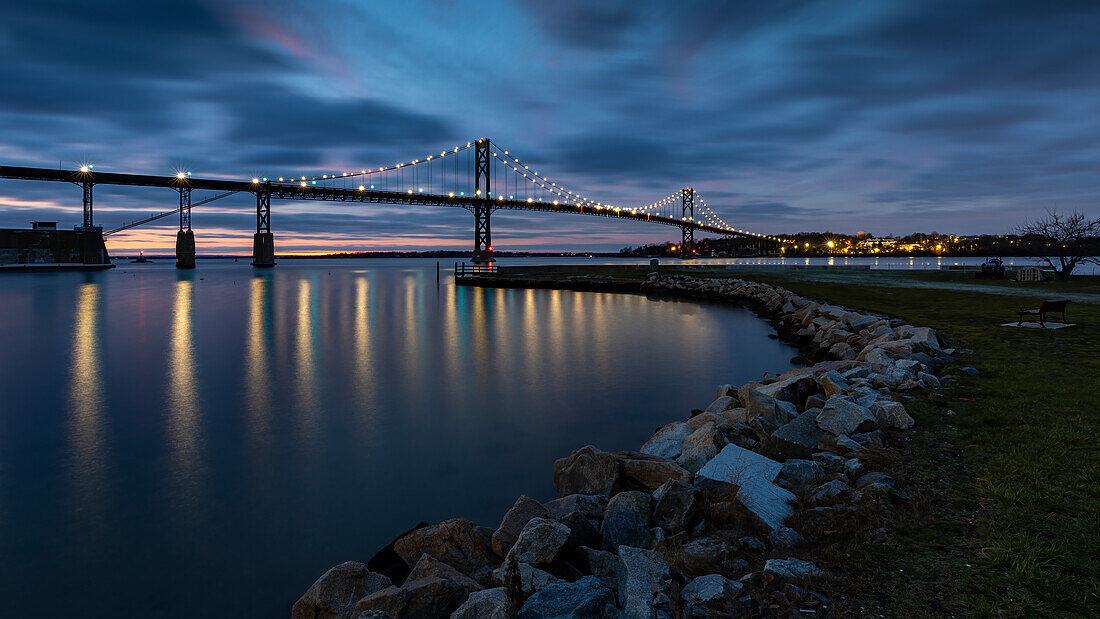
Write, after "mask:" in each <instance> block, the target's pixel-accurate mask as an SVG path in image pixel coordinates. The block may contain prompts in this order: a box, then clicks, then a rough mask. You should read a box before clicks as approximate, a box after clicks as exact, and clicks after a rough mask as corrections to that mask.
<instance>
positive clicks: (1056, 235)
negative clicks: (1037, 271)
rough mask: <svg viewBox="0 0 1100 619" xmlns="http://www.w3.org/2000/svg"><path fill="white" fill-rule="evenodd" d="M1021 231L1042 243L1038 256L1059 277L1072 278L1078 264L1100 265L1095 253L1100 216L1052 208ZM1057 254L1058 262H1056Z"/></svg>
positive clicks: (1098, 242)
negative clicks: (1064, 211) (1062, 211)
mask: <svg viewBox="0 0 1100 619" xmlns="http://www.w3.org/2000/svg"><path fill="white" fill-rule="evenodd" d="M1019 232H1020V236H1023V237H1028V236H1031V237H1035V238H1036V240H1038V241H1039V242H1040V243H1041V245H1042V247H1040V248H1038V250H1037V251H1038V252H1039V256H1040V258H1041V259H1042V260H1043V262H1046V263H1047V265H1049V266H1050V268H1052V269H1054V272H1055V273H1056V274H1057V275H1058V279H1069V276H1070V273H1072V272H1073V269H1074V268H1076V267H1077V265H1078V264H1082V263H1092V264H1097V265H1100V260H1098V259H1097V256H1096V251H1097V246H1098V245H1100V218H1096V219H1089V218H1088V217H1087V216H1086V215H1085V214H1084V213H1081V212H1079V211H1076V210H1075V211H1073V212H1072V213H1068V214H1067V213H1059V212H1058V209H1050V210H1049V211H1047V214H1046V215H1045V216H1043V217H1040V218H1038V219H1036V220H1034V221H1029V222H1027V223H1025V224H1024V225H1022V226H1020V228H1019ZM1055 257H1057V258H1058V264H1055V263H1054V258H1055Z"/></svg>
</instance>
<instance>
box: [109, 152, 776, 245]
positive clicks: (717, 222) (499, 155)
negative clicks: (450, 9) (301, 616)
mask: <svg viewBox="0 0 1100 619" xmlns="http://www.w3.org/2000/svg"><path fill="white" fill-rule="evenodd" d="M486 139H487V138H482V139H480V140H478V143H481V142H482V141H483V140H486ZM489 145H490V147H491V148H490V149H489V154H490V155H491V156H492V157H493V158H494V159H497V160H498V161H500V162H501V163H502V164H503V165H504V166H505V167H507V168H509V169H511V170H512V171H514V172H515V173H516V174H517V175H518V176H519V177H522V178H523V179H525V180H526V181H527V182H529V183H531V184H533V185H535V186H537V187H540V188H542V189H544V190H545V191H547V192H549V193H551V194H553V195H556V196H558V197H559V198H562V199H560V200H553V201H552V202H553V204H555V205H557V204H561V203H563V202H564V203H567V204H572V205H574V206H577V207H581V208H584V207H589V208H593V209H596V210H609V211H613V212H615V213H621V212H623V211H628V212H630V213H632V214H635V215H637V214H644V215H650V214H652V213H653V211H656V210H659V209H660V208H661V207H665V206H671V205H673V204H679V203H681V202H680V201H681V199H682V190H681V191H676V192H674V193H672V194H670V195H668V196H666V197H664V198H662V199H660V200H658V201H656V202H652V203H650V204H647V205H645V206H637V207H622V206H617V205H613V204H605V203H603V202H598V201H596V200H592V199H590V198H587V197H585V196H583V195H581V194H579V193H576V192H574V191H572V190H570V189H567V188H565V187H564V186H562V185H559V184H558V183H557V182H556V181H552V180H550V179H549V178H547V177H546V176H544V175H542V174H540V173H539V172H538V171H537V170H531V169H530V166H528V165H525V164H523V163H522V162H521V161H520V159H519V157H516V156H515V155H512V154H511V153H510V152H509V151H507V150H505V149H504V148H502V147H501V146H500V145H499V144H497V143H495V142H493V141H492V140H489ZM473 146H474V142H466V144H464V145H463V144H459V145H457V146H455V147H453V148H451V149H450V150H444V151H441V152H440V153H439V154H438V155H435V154H431V155H427V156H425V157H422V158H419V159H413V160H411V161H404V162H401V163H395V164H393V165H390V166H382V167H379V168H367V169H361V170H360V171H358V172H355V171H352V172H341V173H340V174H339V175H337V173H335V172H333V173H332V174H322V175H321V176H320V177H317V176H308V177H307V176H301V177H291V178H290V179H289V181H287V180H286V177H279V179H278V180H279V182H280V183H284V182H291V183H299V185H300V186H301V187H307V186H309V185H316V184H317V181H321V182H327V181H337V180H343V179H347V178H355V177H361V176H371V175H374V174H380V173H384V172H391V171H395V170H401V169H404V168H408V167H411V166H415V165H419V164H423V163H428V164H430V162H432V161H435V160H438V159H444V158H446V157H447V156H454V155H456V154H458V153H461V152H463V151H465V150H468V149H470V148H472V147H473ZM494 149H495V150H494ZM89 167H90V166H89ZM187 174H188V175H190V173H187ZM262 180H263V181H264V182H267V180H268V179H267V178H266V177H264V178H263V179H262ZM260 181H261V179H260V178H253V179H252V182H253V183H258V182H260ZM373 188H374V185H371V189H373ZM365 190H366V185H359V191H365ZM420 192H423V190H422V189H421V190H420ZM407 193H410V194H412V193H414V192H413V190H411V189H410V190H408V191H407ZM460 193H461V192H460ZM449 195H450V196H451V197H454V192H449ZM463 195H464V194H463ZM509 199H514V196H510V197H509ZM695 199H696V200H697V201H698V203H699V205H700V206H701V207H702V208H701V209H700V214H701V215H702V219H703V220H705V221H706V223H707V224H708V225H710V226H712V227H714V228H721V229H723V230H728V231H730V232H737V233H738V234H742V235H745V236H751V237H756V238H762V239H771V240H781V239H779V238H778V237H773V236H768V235H764V234H756V233H753V232H749V231H747V230H739V229H737V228H734V227H733V226H731V225H729V224H728V223H726V222H725V221H724V220H723V219H722V218H721V217H719V216H718V214H717V213H715V212H714V211H713V210H712V209H711V208H710V207H709V206H708V205H707V203H706V202H705V201H704V200H703V199H702V197H701V196H699V194H698V193H696V194H695ZM497 200H501V201H503V200H504V196H503V195H500V194H498V195H497ZM527 202H529V203H533V202H534V199H533V198H528V199H527ZM680 219H682V220H684V221H688V220H690V221H692V222H695V221H696V219H695V218H694V217H681V218H680Z"/></svg>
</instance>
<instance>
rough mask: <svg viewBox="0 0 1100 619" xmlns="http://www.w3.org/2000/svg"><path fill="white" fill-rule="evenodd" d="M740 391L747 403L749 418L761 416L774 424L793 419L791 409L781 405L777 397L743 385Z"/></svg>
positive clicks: (747, 415) (744, 401)
mask: <svg viewBox="0 0 1100 619" xmlns="http://www.w3.org/2000/svg"><path fill="white" fill-rule="evenodd" d="M773 384H778V383H773ZM765 386H766V385H765ZM739 393H740V395H741V402H742V403H744V405H745V415H746V418H747V419H756V418H760V419H763V420H764V421H766V422H768V423H771V424H773V425H774V426H781V425H783V424H785V423H787V422H788V421H790V420H791V412H790V409H789V408H786V407H783V406H780V405H779V404H778V403H777V401H776V398H774V397H772V396H770V395H768V394H766V393H764V392H762V391H759V390H757V389H753V388H748V387H742V388H741V391H740V392H739Z"/></svg>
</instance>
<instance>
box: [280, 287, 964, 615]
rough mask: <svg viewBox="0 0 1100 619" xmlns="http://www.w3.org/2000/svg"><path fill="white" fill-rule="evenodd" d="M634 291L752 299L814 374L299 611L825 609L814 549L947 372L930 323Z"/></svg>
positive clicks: (344, 583) (448, 530)
mask: <svg viewBox="0 0 1100 619" xmlns="http://www.w3.org/2000/svg"><path fill="white" fill-rule="evenodd" d="M640 290H641V291H643V292H646V293H648V294H653V295H669V296H686V297H694V298H708V299H716V300H725V301H729V302H735V303H740V304H745V305H748V306H750V307H752V308H753V309H754V310H755V311H757V312H758V313H759V314H761V315H763V316H766V317H769V318H771V319H772V320H773V322H774V324H775V325H776V329H777V331H778V332H779V333H780V334H781V336H783V337H786V338H790V339H793V340H796V341H797V342H798V343H799V344H800V346H801V350H802V354H803V356H804V357H805V358H806V359H807V362H813V361H816V363H813V365H809V366H807V367H799V368H795V369H793V370H790V371H788V372H786V373H784V374H781V375H770V374H766V375H765V376H764V378H763V379H762V380H760V381H754V382H750V383H747V384H744V385H740V386H732V385H721V386H719V387H718V389H717V393H716V398H715V400H714V401H713V402H711V403H710V404H709V405H708V406H707V407H706V409H705V410H702V411H695V413H694V414H693V415H692V416H691V417H690V418H688V419H686V420H683V421H674V422H672V423H669V424H667V425H665V426H664V427H662V428H660V429H658V430H657V431H656V432H655V434H654V435H653V437H652V438H651V439H649V440H648V441H647V442H646V443H645V444H644V445H642V446H641V447H640V448H639V449H638V451H625V452H605V451H601V450H599V449H597V448H596V447H593V446H586V447H582V448H581V449H578V450H576V451H574V452H573V453H572V454H570V455H568V456H567V457H564V458H562V459H560V460H558V461H557V462H555V463H554V467H553V478H554V485H555V488H556V490H557V493H558V496H559V498H558V499H555V500H552V501H548V502H545V503H540V502H538V501H536V500H534V499H531V498H529V497H526V496H520V497H519V498H518V499H517V500H516V502H515V504H514V505H513V506H512V507H511V509H509V510H508V511H507V513H505V514H504V515H503V517H502V518H501V521H500V523H499V524H498V525H497V527H496V528H495V529H494V528H487V527H483V526H479V525H477V524H475V523H473V522H470V521H469V520H465V519H453V520H448V521H445V522H442V523H439V524H435V525H421V526H418V527H417V528H415V529H414V530H412V531H410V532H408V533H406V534H403V535H401V536H399V537H398V538H397V539H396V540H395V541H394V542H393V543H392V544H391V545H390V546H388V547H387V548H385V549H383V550H382V551H381V552H379V553H378V554H377V555H376V556H375V557H373V558H372V559H370V561H368V562H367V563H365V564H364V563H360V562H355V561H350V562H348V563H344V564H341V565H338V566H336V567H334V568H332V569H331V570H329V571H328V572H326V573H325V574H324V575H322V576H321V577H320V578H319V579H318V580H317V581H316V582H315V583H314V584H313V586H312V587H310V588H309V590H308V591H307V592H306V593H305V594H304V595H303V596H302V597H301V599H299V600H298V602H297V603H296V604H295V605H294V608H293V610H292V617H295V618H298V617H340V618H345V617H347V618H356V617H358V618H363V617H393V618H397V617H446V616H451V617H512V616H517V615H518V616H519V617H530V618H535V617H604V616H608V617H620V616H621V617H724V616H739V615H763V614H768V615H772V614H783V613H784V612H785V611H786V610H793V609H797V610H798V612H803V613H805V612H808V611H812V612H818V613H821V612H826V611H827V609H828V608H829V606H830V604H831V601H830V600H829V598H828V597H827V596H826V595H825V594H824V593H823V592H822V591H823V590H824V589H825V587H824V586H823V584H824V583H825V582H826V580H827V579H828V578H829V575H828V574H827V573H826V572H825V571H824V570H822V569H821V568H819V567H818V566H817V565H815V564H814V563H812V562H811V561H808V560H805V559H804V557H806V556H809V554H811V553H809V552H808V550H809V549H812V547H813V546H814V545H815V544H821V543H827V542H826V540H825V532H826V531H828V530H831V529H835V528H836V527H837V523H840V522H842V521H844V520H846V519H853V518H856V517H857V515H858V514H859V513H860V511H861V510H864V509H867V507H868V506H869V505H871V504H874V503H876V502H878V501H880V500H881V499H882V498H884V497H885V496H889V495H900V494H901V493H903V492H904V489H903V488H898V487H896V486H897V485H896V482H895V480H893V479H891V478H890V477H889V476H888V475H886V474H884V473H882V472H877V471H872V470H867V467H866V465H865V463H864V462H863V461H862V460H861V458H860V456H861V454H862V453H867V452H868V451H869V450H876V449H893V448H895V446H896V445H897V444H898V443H899V440H898V438H899V435H901V434H902V433H904V432H905V431H906V430H909V429H910V428H912V426H913V419H912V418H911V417H910V416H909V415H908V413H907V412H906V410H905V407H904V405H903V404H902V403H901V402H899V401H898V399H899V398H900V397H901V396H900V393H901V392H905V391H908V390H914V389H922V388H934V387H936V386H938V385H939V379H938V378H937V377H936V376H935V375H934V373H933V368H934V367H936V366H938V365H940V364H942V363H945V362H947V361H949V360H950V359H951V356H952V354H953V351H952V350H951V349H945V348H943V344H942V342H941V340H940V338H939V336H938V334H937V333H936V332H935V331H934V330H932V329H929V328H926V327H915V326H912V325H906V324H901V323H899V322H898V321H895V320H890V319H888V318H885V317H881V316H876V315H872V314H868V313H861V312H855V311H851V310H848V309H845V308H842V307H838V306H833V305H828V304H821V303H818V302H816V301H813V300H811V299H807V298H803V297H801V296H799V295H796V294H794V293H792V292H790V291H787V290H784V289H782V288H778V287H774V286H770V285H767V284H760V283H756V282H750V281H744V280H736V279H708V278H696V277H686V276H671V277H661V276H658V275H656V274H653V275H650V276H649V277H648V278H647V279H645V280H644V281H643V282H642V283H641V284H640Z"/></svg>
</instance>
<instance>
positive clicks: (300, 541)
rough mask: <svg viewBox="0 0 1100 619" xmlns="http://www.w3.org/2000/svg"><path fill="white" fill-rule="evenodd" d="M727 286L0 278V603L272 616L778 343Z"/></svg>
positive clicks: (406, 275)
mask: <svg viewBox="0 0 1100 619" xmlns="http://www.w3.org/2000/svg"><path fill="white" fill-rule="evenodd" d="M770 332H771V330H770V328H769V326H768V324H767V323H766V322H764V321H762V320H760V319H757V318H755V317H754V316H753V315H752V314H750V313H748V312H746V311H744V310H739V309H736V308H731V307H724V306H717V305H705V304H698V303H693V302H676V301H657V300H650V299H646V298H645V297H642V296H634V295H612V294H593V293H572V292H564V291H550V290H537V291H536V290H481V289H467V288H458V287H455V286H454V285H453V283H452V282H451V281H449V279H448V278H447V277H446V276H445V277H444V279H443V281H442V282H441V283H440V284H439V285H437V284H436V277H435V262H434V261H417V260H408V261H397V260H376V261H347V260H344V261H289V260H288V261H284V262H283V263H282V264H280V265H279V266H278V267H277V268H276V269H274V270H271V271H267V272H256V271H254V270H253V269H252V268H251V267H249V266H247V264H246V263H245V262H244V261H241V262H240V263H233V262H231V261H229V262H216V261H200V264H199V268H198V269H197V270H195V271H192V272H178V271H177V270H176V269H175V268H174V267H173V266H172V265H171V263H170V262H168V261H163V262H158V263H156V264H153V265H130V264H122V265H120V266H119V268H117V269H115V270H113V271H109V272H102V273H94V274H83V273H54V274H3V276H0V350H3V371H2V372H0V557H3V561H2V562H0V595H2V597H3V599H4V600H5V610H4V614H6V615H8V616H59V615H62V614H71V615H74V616H75V615H79V616H88V617H102V616H153V617H184V616H188V617H193V616H212V617H213V616H216V617H223V616H257V617H285V616H287V614H288V611H289V607H290V605H291V604H292V603H293V601H294V600H295V599H296V598H297V597H298V596H299V595H300V594H301V593H302V592H303V591H304V590H305V589H306V588H307V587H308V586H309V584H310V583H311V582H312V581H313V580H314V579H315V578H316V577H317V576H318V575H320V574H321V573H322V572H324V570H326V569H327V568H329V567H331V566H332V565H334V564H336V563H339V562H342V561H346V560H349V559H357V560H366V559H367V558H369V557H370V556H371V555H372V554H373V553H374V552H375V551H376V550H377V549H378V548H379V547H380V546H382V545H384V544H386V543H387V542H388V541H389V540H390V539H392V538H393V536H394V535H396V534H398V533H400V532H401V531H403V530H405V529H407V528H409V527H410V526H411V525H413V524H415V523H416V522H418V521H420V520H425V521H429V522H434V521H439V520H442V519H445V518H450V517H456V516H464V517H468V518H471V519H473V520H475V521H478V522H481V523H483V524H486V525H490V526H495V525H496V524H497V523H498V522H499V518H500V516H501V514H503V512H504V511H505V510H506V509H507V508H508V507H509V506H510V505H511V503H512V501H514V499H515V497H516V496H517V495H518V494H520V493H527V494H530V495H532V496H534V497H536V498H538V499H541V500H546V499H549V498H552V496H553V486H552V479H551V477H552V476H551V465H552V463H553V461H554V459H556V458H559V457H561V456H563V455H565V454H567V453H569V452H570V451H571V450H572V449H575V448H577V447H579V446H581V445H584V444H586V443H592V444H595V445H597V446H599V447H601V448H604V449H632V448H637V447H638V445H640V444H641V443H642V442H643V441H645V440H646V439H647V438H648V437H649V436H650V435H651V433H652V432H653V429H654V428H656V427H657V426H659V425H662V424H664V423H666V422H668V421H670V420H673V419H677V418H682V417H684V416H686V415H687V414H688V412H689V410H690V409H691V408H693V407H702V406H705V405H706V404H707V403H709V402H710V400H711V399H712V398H713V397H714V389H715V386H716V385H717V384H720V383H726V382H731V383H737V382H744V381H747V380H751V379H754V378H758V377H759V376H760V375H761V373H762V372H764V371H765V370H769V371H776V372H778V371H782V370H785V369H786V368H788V367H789V363H788V359H789V358H790V357H791V356H792V355H793V354H795V353H794V351H793V350H791V349H790V348H788V347H787V346H786V345H784V344H782V343H780V342H777V341H776V340H772V339H769V338H768V337H767V336H768V333H770Z"/></svg>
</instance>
